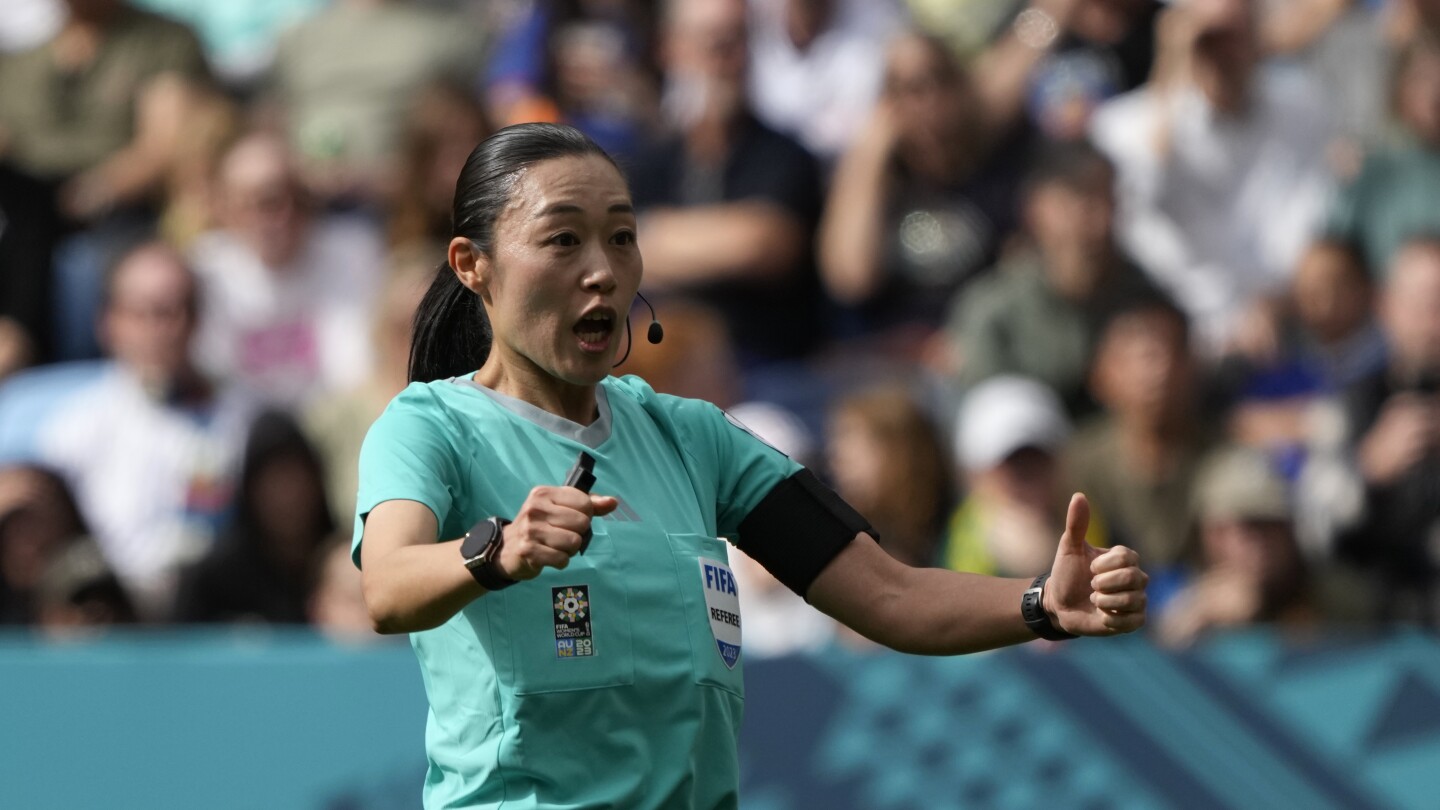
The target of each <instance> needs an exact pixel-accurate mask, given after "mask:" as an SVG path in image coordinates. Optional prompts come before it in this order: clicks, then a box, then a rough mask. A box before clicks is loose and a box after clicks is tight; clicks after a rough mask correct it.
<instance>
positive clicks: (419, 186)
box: [387, 81, 491, 255]
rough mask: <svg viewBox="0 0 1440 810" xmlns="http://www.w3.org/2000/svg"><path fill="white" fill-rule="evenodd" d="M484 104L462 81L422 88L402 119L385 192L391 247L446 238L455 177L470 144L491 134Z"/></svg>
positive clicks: (437, 244) (439, 248)
mask: <svg viewBox="0 0 1440 810" xmlns="http://www.w3.org/2000/svg"><path fill="white" fill-rule="evenodd" d="M490 132H491V126H490V121H489V119H488V118H487V117H486V115H485V110H484V107H482V106H481V104H480V102H479V101H477V100H476V99H475V97H474V96H472V95H471V94H470V93H469V91H468V90H467V89H466V88H465V87H464V86H463V85H461V84H458V83H455V82H444V81H442V82H435V83H432V84H430V85H429V86H427V87H426V88H425V89H424V90H422V91H421V92H420V93H419V94H418V95H417V96H416V98H415V101H414V103H413V104H412V105H411V108H410V115H409V116H407V117H406V119H405V129H404V131H403V132H402V134H401V137H400V148H399V154H398V158H399V169H398V172H397V175H396V177H395V187H394V190H393V191H392V193H391V194H390V211H389V218H388V219H389V221H388V223H387V229H388V231H389V239H390V245H391V247H392V248H415V249H419V248H425V247H434V248H436V250H435V253H436V255H443V253H444V249H443V246H444V245H446V244H447V243H448V241H449V239H450V209H451V207H452V205H453V203H454V199H455V178H457V177H459V176H460V170H461V168H463V167H464V165H465V159H466V158H468V157H469V156H470V152H471V150H473V149H474V148H475V145H476V144H478V143H480V142H481V141H483V140H485V138H486V137H487V136H489V135H490Z"/></svg>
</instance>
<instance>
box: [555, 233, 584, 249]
mask: <svg viewBox="0 0 1440 810" xmlns="http://www.w3.org/2000/svg"><path fill="white" fill-rule="evenodd" d="M550 244H552V245H559V246H560V247H575V246H576V245H578V244H580V239H579V238H577V237H576V236H575V234H573V233H568V232H567V233H557V234H555V235H554V236H552V237H550Z"/></svg>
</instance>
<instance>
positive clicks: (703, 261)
mask: <svg viewBox="0 0 1440 810" xmlns="http://www.w3.org/2000/svg"><path fill="white" fill-rule="evenodd" d="M640 238H641V240H642V241H643V244H644V246H645V280H646V282H647V283H650V284H654V285H656V286H684V285H689V284H698V283H703V282H707V281H719V280H723V279H742V278H749V279H776V278H779V277H781V276H784V275H785V274H786V273H789V272H790V271H791V270H792V269H793V268H794V267H795V265H796V263H797V262H798V261H799V260H800V256H801V255H802V254H803V252H804V249H805V239H806V236H805V228H804V226H803V225H802V224H801V222H800V220H799V219H797V218H796V217H795V216H794V215H793V214H791V213H790V212H788V211H786V210H785V209H783V208H781V207H780V206H778V205H776V204H774V203H772V202H768V201H765V200H741V201H738V202H730V203H717V204H715V205H706V206H700V207H696V208H655V209H651V210H650V211H648V212H646V214H645V216H644V219H643V221H642V231H641V235H640Z"/></svg>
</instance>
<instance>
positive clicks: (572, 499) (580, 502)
mask: <svg viewBox="0 0 1440 810" xmlns="http://www.w3.org/2000/svg"><path fill="white" fill-rule="evenodd" d="M536 489H537V490H540V489H542V488H540V487H537V488H536ZM543 490H544V491H543V493H542V494H541V496H540V498H538V500H540V501H541V502H549V503H553V504H555V505H556V506H563V507H565V508H566V509H573V510H574V511H576V512H583V513H585V514H586V515H589V514H591V513H592V512H594V511H595V507H594V505H593V504H591V502H590V494H589V493H588V492H585V491H584V490H581V489H576V488H575V487H544V488H543Z"/></svg>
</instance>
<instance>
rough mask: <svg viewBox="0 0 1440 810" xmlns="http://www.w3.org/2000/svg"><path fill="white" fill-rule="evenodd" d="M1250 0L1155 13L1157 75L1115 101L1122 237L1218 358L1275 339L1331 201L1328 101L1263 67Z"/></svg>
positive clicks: (1220, 0)
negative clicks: (1280, 306) (1286, 296)
mask: <svg viewBox="0 0 1440 810" xmlns="http://www.w3.org/2000/svg"><path fill="white" fill-rule="evenodd" d="M1255 6H1256V4H1255V3H1254V2H1252V0H1184V2H1182V3H1177V4H1175V5H1173V6H1172V7H1171V8H1170V9H1169V10H1167V11H1166V12H1165V13H1164V14H1163V15H1162V17H1161V19H1160V21H1159V22H1158V28H1157V35H1158V41H1157V44H1158V47H1159V54H1158V55H1157V58H1156V65H1155V76H1154V78H1153V79H1152V80H1151V81H1150V82H1149V83H1147V84H1146V85H1145V86H1144V87H1142V88H1140V89H1139V90H1136V91H1133V92H1131V93H1127V94H1125V95H1122V96H1120V97H1118V98H1115V99H1113V100H1111V101H1109V102H1107V103H1106V104H1105V105H1104V106H1103V107H1101V108H1100V109H1099V110H1098V111H1097V112H1096V113H1095V117H1094V118H1093V120H1092V126H1091V135H1092V137H1093V138H1094V140H1095V143H1096V144H1097V145H1098V146H1099V147H1100V148H1101V149H1102V150H1103V151H1104V152H1105V153H1106V154H1108V155H1109V156H1110V158H1111V159H1112V160H1113V161H1114V162H1115V164H1116V166H1117V168H1118V170H1119V191H1120V207H1119V214H1120V217H1119V234H1120V241H1121V245H1122V246H1123V247H1124V248H1125V249H1126V251H1127V252H1128V253H1129V254H1130V255H1131V256H1132V257H1134V258H1135V260H1136V261H1137V262H1138V263H1139V264H1140V266H1141V267H1142V268H1144V269H1145V270H1146V272H1148V273H1149V274H1150V276H1151V278H1152V279H1153V280H1154V281H1155V282H1156V283H1157V284H1158V285H1159V286H1160V287H1161V288H1162V289H1163V290H1164V291H1165V292H1166V293H1168V294H1169V295H1171V296H1172V297H1173V298H1174V299H1175V300H1176V301H1177V302H1178V303H1179V304H1180V305H1181V306H1183V307H1184V308H1185V310H1186V312H1187V313H1188V314H1189V316H1190V318H1191V321H1192V322H1193V323H1194V327H1195V331H1196V338H1197V342H1196V345H1197V348H1199V349H1200V350H1201V351H1202V353H1203V354H1205V355H1207V356H1212V357H1219V356H1223V355H1226V354H1231V353H1240V354H1250V353H1252V352H1254V351H1256V348H1255V347H1256V346H1257V345H1262V346H1263V345H1268V344H1269V343H1272V342H1273V334H1274V330H1275V308H1274V306H1273V305H1272V304H1271V302H1270V298H1271V297H1275V296H1278V295H1279V294H1280V293H1281V291H1282V290H1283V289H1284V287H1285V286H1286V284H1287V283H1288V280H1289V274H1290V271H1291V270H1292V269H1293V268H1294V266H1295V262H1296V259H1297V258H1298V257H1299V255H1300V252H1301V251H1302V250H1303V249H1304V247H1305V245H1306V244H1308V243H1309V240H1310V238H1311V236H1312V235H1313V233H1312V232H1313V231H1314V230H1315V228H1316V227H1317V226H1318V225H1319V223H1320V218H1321V216H1322V215H1323V208H1324V205H1325V203H1326V201H1327V199H1328V187H1329V179H1328V174H1327V170H1326V165H1325V154H1324V153H1325V148H1326V146H1327V145H1328V143H1329V140H1330V136H1329V126H1328V124H1327V121H1326V112H1325V107H1324V105H1323V101H1322V99H1321V97H1320V96H1319V94H1318V92H1316V90H1315V89H1314V88H1313V87H1312V86H1311V85H1310V83H1309V82H1308V81H1307V80H1306V77H1305V76H1304V75H1303V74H1299V73H1297V72H1295V71H1290V72H1279V71H1270V70H1267V69H1265V68H1264V66H1263V65H1262V64H1261V62H1260V52H1259V49H1258V46H1257V42H1256V38H1257V32H1256V17H1255V15H1256V9H1255Z"/></svg>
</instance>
